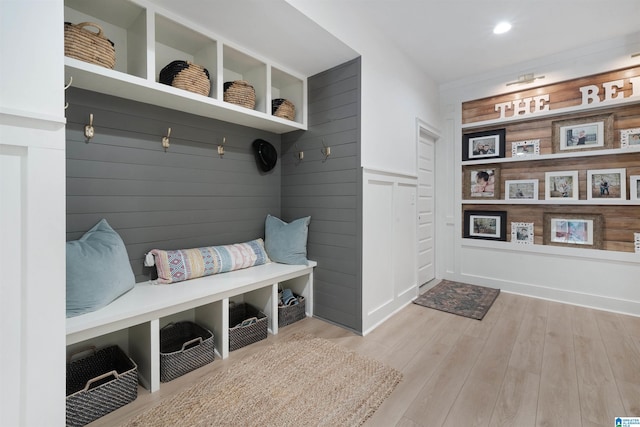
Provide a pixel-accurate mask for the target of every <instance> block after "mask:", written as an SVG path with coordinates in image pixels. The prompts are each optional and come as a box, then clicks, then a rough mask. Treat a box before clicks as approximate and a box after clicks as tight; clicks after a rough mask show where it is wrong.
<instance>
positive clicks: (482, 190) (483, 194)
mask: <svg viewBox="0 0 640 427" xmlns="http://www.w3.org/2000/svg"><path fill="white" fill-rule="evenodd" d="M462 197H463V198H464V199H467V200H469V199H489V200H491V199H493V200H497V199H499V198H500V168H499V167H497V166H488V167H484V168H465V169H464V175H463V182H462Z"/></svg>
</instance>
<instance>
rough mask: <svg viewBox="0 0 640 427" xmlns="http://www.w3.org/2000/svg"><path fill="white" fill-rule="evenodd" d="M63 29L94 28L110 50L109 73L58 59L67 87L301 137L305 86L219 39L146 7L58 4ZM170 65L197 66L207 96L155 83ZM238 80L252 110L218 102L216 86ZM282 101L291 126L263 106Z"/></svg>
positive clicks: (116, 0) (123, 1) (123, 2)
mask: <svg viewBox="0 0 640 427" xmlns="http://www.w3.org/2000/svg"><path fill="white" fill-rule="evenodd" d="M65 21H66V22H71V23H73V24H77V23H80V22H94V23H96V24H98V25H100V27H102V29H103V31H104V34H105V36H106V37H107V38H108V39H110V40H111V41H112V42H113V43H114V46H115V49H116V65H115V68H114V69H113V70H111V69H108V68H104V67H100V66H97V65H94V64H90V63H87V62H83V61H79V60H76V59H74V58H68V57H65V78H66V81H67V82H68V81H70V79H73V83H72V86H74V87H79V88H82V89H88V90H92V91H95V92H100V93H105V94H107V95H113V96H118V97H121V98H126V99H131V100H134V101H138V102H144V103H148V104H153V105H158V106H162V107H166V108H171V109H175V110H180V111H185V112H188V113H191V114H196V115H199V116H204V117H210V118H214V119H218V120H223V121H227V122H231V123H236V124H240V125H244V126H249V127H253V128H256V129H262V130H265V131H269V132H274V133H286V132H290V131H293V130H306V129H307V111H306V109H307V105H306V104H307V95H306V92H307V79H306V77H304V76H299V75H296V73H293V72H289V71H286V69H285V67H282V66H280V65H278V64H274V63H271V62H270V61H268V60H265V59H263V58H259V57H257V56H255V55H252V54H250V53H248V51H247V49H243V48H241V47H238V46H234V45H233V44H231V43H228V42H226V41H225V40H224V39H223V38H222V37H220V36H218V35H216V34H214V33H212V32H210V31H208V30H206V29H203V28H199V27H197V26H196V25H195V24H192V23H190V22H186V21H185V20H183V19H181V18H179V17H176V16H175V15H173V14H171V13H169V12H167V11H164V10H163V9H161V8H159V7H157V6H155V5H152V4H147V3H146V2H144V1H142V0H136V1H135V2H131V1H127V0H113V1H109V2H98V1H83V0H66V1H65ZM174 60H184V61H192V62H194V63H196V64H198V65H202V66H204V67H205V68H206V69H207V71H208V72H209V75H210V79H211V83H212V85H211V93H210V94H209V96H203V95H200V94H196V93H192V92H189V91H185V90H181V89H177V88H174V87H171V86H167V85H164V84H161V83H158V75H159V73H160V71H161V70H162V68H164V67H165V66H166V65H168V64H169V63H171V62H172V61H174ZM233 80H246V81H248V82H249V84H251V85H252V86H253V87H254V89H255V91H256V106H255V108H254V109H253V110H251V109H248V108H245V107H241V106H238V105H235V104H231V103H228V102H224V100H223V85H224V82H227V81H233ZM275 98H286V99H288V100H289V101H291V102H292V103H293V104H294V105H295V108H296V116H295V118H294V120H287V119H283V118H280V117H275V116H273V115H272V114H271V101H272V99H275Z"/></svg>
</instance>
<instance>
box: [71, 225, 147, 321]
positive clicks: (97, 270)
mask: <svg viewBox="0 0 640 427" xmlns="http://www.w3.org/2000/svg"><path fill="white" fill-rule="evenodd" d="M66 252H67V317H74V316H78V315H80V314H84V313H88V312H91V311H95V310H97V309H99V308H102V307H104V306H106V305H107V304H109V303H110V302H112V301H113V300H115V299H116V298H118V297H119V296H120V295H122V294H124V293H125V292H127V291H129V290H131V289H132V288H133V286H134V285H135V276H134V274H133V270H131V264H130V263H129V255H128V254H127V248H126V247H125V246H124V242H123V241H122V239H121V238H120V236H119V235H118V233H116V232H115V231H114V230H113V229H112V228H111V227H110V226H109V224H108V223H107V221H106V220H105V219H102V220H101V221H100V222H99V223H97V224H96V225H95V226H94V227H93V228H92V229H91V230H89V231H87V232H86V233H85V234H84V235H83V236H82V237H81V238H80V239H78V240H74V241H70V242H67V250H66Z"/></svg>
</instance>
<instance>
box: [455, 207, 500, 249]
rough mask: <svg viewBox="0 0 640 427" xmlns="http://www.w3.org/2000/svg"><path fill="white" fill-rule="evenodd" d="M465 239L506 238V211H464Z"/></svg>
mask: <svg viewBox="0 0 640 427" xmlns="http://www.w3.org/2000/svg"><path fill="white" fill-rule="evenodd" d="M463 237H464V238H465V239H483V240H498V241H503V242H504V241H506V240H507V211H476V210H466V211H464V231H463Z"/></svg>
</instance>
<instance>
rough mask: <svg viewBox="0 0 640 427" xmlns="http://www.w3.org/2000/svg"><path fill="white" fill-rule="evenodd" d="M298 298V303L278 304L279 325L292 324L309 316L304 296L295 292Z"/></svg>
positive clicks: (280, 326)
mask: <svg viewBox="0 0 640 427" xmlns="http://www.w3.org/2000/svg"><path fill="white" fill-rule="evenodd" d="M293 296H295V297H296V298H297V299H298V304H296V305H279V306H278V327H279V328H282V327H283V326H287V325H290V324H292V323H295V322H297V321H298V320H302V319H304V318H305V317H306V316H307V313H306V312H305V300H304V297H303V296H300V295H296V294H293Z"/></svg>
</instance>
